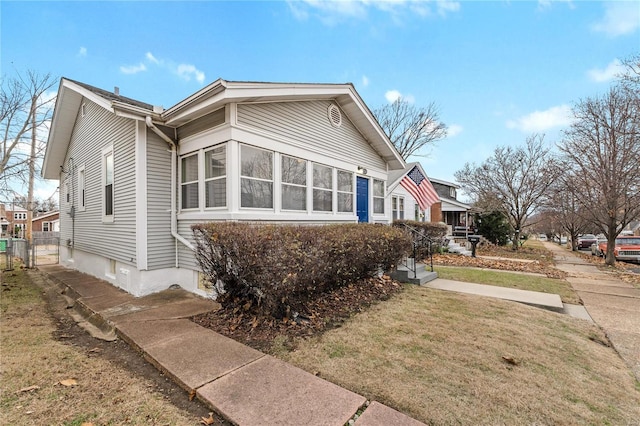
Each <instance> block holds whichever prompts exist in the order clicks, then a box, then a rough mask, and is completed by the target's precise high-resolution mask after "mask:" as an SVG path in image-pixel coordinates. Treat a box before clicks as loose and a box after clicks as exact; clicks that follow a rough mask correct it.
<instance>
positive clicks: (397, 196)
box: [387, 163, 440, 222]
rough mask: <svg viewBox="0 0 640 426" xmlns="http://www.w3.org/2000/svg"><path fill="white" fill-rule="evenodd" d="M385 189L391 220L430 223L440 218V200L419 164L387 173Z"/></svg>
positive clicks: (410, 164) (412, 164) (408, 165)
mask: <svg viewBox="0 0 640 426" xmlns="http://www.w3.org/2000/svg"><path fill="white" fill-rule="evenodd" d="M387 188H388V192H389V193H390V194H391V195H390V197H391V218H392V219H393V220H396V219H405V220H417V221H420V222H432V221H433V220H432V219H434V218H436V219H437V218H438V217H440V215H439V209H440V199H439V197H438V194H437V193H436V191H435V189H434V188H433V186H432V185H431V182H430V181H429V178H428V177H427V174H426V173H425V171H424V169H423V168H422V165H421V164H420V163H409V164H407V166H406V167H405V168H404V169H402V170H393V171H391V172H389V180H388V183H387ZM436 221H437V220H436Z"/></svg>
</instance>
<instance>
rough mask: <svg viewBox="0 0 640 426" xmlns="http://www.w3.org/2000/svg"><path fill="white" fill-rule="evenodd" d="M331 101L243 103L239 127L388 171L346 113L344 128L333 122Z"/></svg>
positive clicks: (313, 150) (240, 107)
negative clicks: (330, 109)
mask: <svg viewBox="0 0 640 426" xmlns="http://www.w3.org/2000/svg"><path fill="white" fill-rule="evenodd" d="M329 105H331V102H330V101H305V102H273V103H259V104H239V105H238V108H237V110H238V113H237V114H238V118H237V121H238V124H239V125H242V126H249V127H253V128H256V129H259V130H261V131H265V132H268V133H271V134H274V135H277V136H279V137H281V138H285V139H287V140H288V141H289V142H290V143H291V144H292V145H295V146H299V147H302V148H305V149H309V150H310V151H312V152H320V153H322V154H325V155H328V156H332V157H336V156H338V157H336V158H344V156H345V155H346V156H348V158H353V159H355V161H357V162H358V164H362V165H364V166H367V167H377V168H380V169H383V170H384V169H386V164H385V162H384V160H383V159H382V158H381V157H380V155H379V154H378V153H377V152H376V151H375V150H374V149H373V148H372V147H371V145H369V143H368V142H367V141H366V140H365V139H364V137H363V136H362V134H360V132H359V131H358V130H357V129H356V127H355V126H354V125H353V123H351V121H349V119H348V118H347V116H346V114H344V112H342V125H341V126H340V127H334V126H332V125H331V123H330V122H329V119H328V116H327V110H328V108H329Z"/></svg>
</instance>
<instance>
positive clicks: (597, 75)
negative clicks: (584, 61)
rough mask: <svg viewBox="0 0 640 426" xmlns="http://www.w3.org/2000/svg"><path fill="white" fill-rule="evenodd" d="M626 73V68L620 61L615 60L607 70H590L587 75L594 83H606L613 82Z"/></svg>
mask: <svg viewBox="0 0 640 426" xmlns="http://www.w3.org/2000/svg"><path fill="white" fill-rule="evenodd" d="M623 72H624V66H623V65H622V62H620V60H619V59H614V60H613V61H611V63H609V65H607V67H606V68H605V69H602V70H601V69H597V68H593V69H590V70H589V71H588V72H587V74H588V76H589V78H590V79H591V80H592V81H595V82H596V83H604V82H607V81H611V80H613V79H614V78H616V77H617V76H618V75H620V74H622V73H623Z"/></svg>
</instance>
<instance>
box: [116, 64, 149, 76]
mask: <svg viewBox="0 0 640 426" xmlns="http://www.w3.org/2000/svg"><path fill="white" fill-rule="evenodd" d="M146 70H147V66H146V65H145V64H143V63H142V62H140V63H139V64H138V65H122V66H121V67H120V72H122V73H123V74H138V73H139V72H142V71H146Z"/></svg>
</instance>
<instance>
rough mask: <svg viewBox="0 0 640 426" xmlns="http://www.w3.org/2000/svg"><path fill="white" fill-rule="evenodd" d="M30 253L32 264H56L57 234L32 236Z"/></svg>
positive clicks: (58, 254) (57, 253)
mask: <svg viewBox="0 0 640 426" xmlns="http://www.w3.org/2000/svg"><path fill="white" fill-rule="evenodd" d="M31 253H32V255H31V259H32V265H33V266H40V265H55V264H57V263H58V261H59V260H60V237H59V236H57V235H56V236H53V235H50V236H38V237H34V238H33V245H32V246H31Z"/></svg>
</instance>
